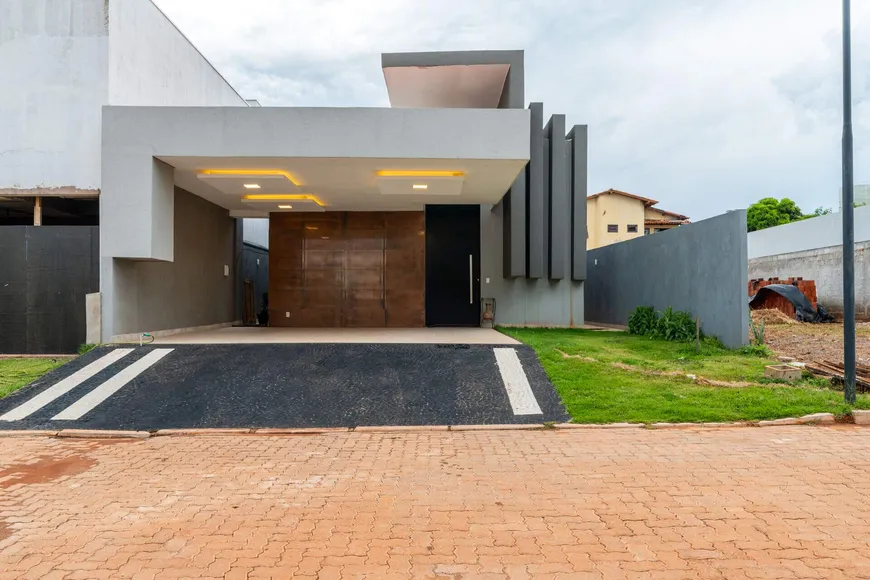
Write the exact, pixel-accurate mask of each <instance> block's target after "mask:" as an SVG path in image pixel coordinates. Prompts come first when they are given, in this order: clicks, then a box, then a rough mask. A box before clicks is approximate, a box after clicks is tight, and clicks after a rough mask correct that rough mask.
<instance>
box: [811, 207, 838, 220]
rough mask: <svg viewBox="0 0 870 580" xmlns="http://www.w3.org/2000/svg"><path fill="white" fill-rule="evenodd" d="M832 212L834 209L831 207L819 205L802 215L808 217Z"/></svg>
mask: <svg viewBox="0 0 870 580" xmlns="http://www.w3.org/2000/svg"><path fill="white" fill-rule="evenodd" d="M832 213H834V210H832V209H831V208H829V207H822V206H819V207H817V208H816V209H815V211H813V213H811V214H810V215H808V216H804V217H808V218H811V217H819V216H820V215H829V214H832Z"/></svg>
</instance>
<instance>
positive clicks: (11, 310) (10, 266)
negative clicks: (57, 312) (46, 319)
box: [0, 226, 27, 354]
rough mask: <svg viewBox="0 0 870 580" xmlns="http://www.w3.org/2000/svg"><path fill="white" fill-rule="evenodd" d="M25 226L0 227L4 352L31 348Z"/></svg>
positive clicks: (0, 342)
mask: <svg viewBox="0 0 870 580" xmlns="http://www.w3.org/2000/svg"><path fill="white" fill-rule="evenodd" d="M26 231H27V227H25V226H3V227H0V353H4V354H23V353H26V352H27V299H26V296H27V250H26V247H27V244H26Z"/></svg>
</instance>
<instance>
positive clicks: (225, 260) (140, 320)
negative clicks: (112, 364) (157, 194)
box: [103, 188, 235, 340]
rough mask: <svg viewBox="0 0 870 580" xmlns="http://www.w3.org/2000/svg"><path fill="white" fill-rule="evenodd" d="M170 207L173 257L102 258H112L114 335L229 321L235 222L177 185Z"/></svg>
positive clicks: (231, 314) (225, 211)
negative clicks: (172, 208) (163, 259)
mask: <svg viewBox="0 0 870 580" xmlns="http://www.w3.org/2000/svg"><path fill="white" fill-rule="evenodd" d="M174 206H175V212H174V213H175V216H174V245H175V248H174V261H172V262H158V261H140V260H127V259H120V258H114V259H113V258H104V260H114V268H113V270H114V272H113V274H114V281H115V290H116V294H115V296H116V297H117V301H116V303H115V305H114V307H115V311H114V314H115V328H114V334H115V335H119V334H128V333H134V332H151V331H158V330H169V329H176V328H189V327H194V326H206V325H211V324H220V323H227V322H232V321H233V320H234V301H233V296H234V288H233V287H234V280H235V278H234V276H235V273H234V270H235V268H234V263H235V260H234V256H233V253H234V247H235V220H234V219H233V218H231V217H229V212H228V211H227V210H226V209H224V208H222V207H219V206H217V205H214V204H213V203H210V202H208V201H206V200H204V199H202V198H201V197H198V196H196V195H194V194H192V193H189V192H187V191H184V190H183V189H178V188H175V203H174ZM224 265H227V266H229V269H230V271H229V276H224ZM107 338H108V337H106V336H104V337H103V339H104V340H106V339H107Z"/></svg>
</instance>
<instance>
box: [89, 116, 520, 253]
mask: <svg viewBox="0 0 870 580" xmlns="http://www.w3.org/2000/svg"><path fill="white" fill-rule="evenodd" d="M530 127H531V117H530V113H529V111H528V110H526V109H514V110H487V109H390V108H378V109H375V108H295V107H294V108H283V107H282V108H273V107H260V108H256V107H251V108H241V107H104V108H103V140H102V174H103V175H102V188H103V189H102V196H101V227H102V229H103V231H104V232H105V236H104V239H106V240H107V241H111V242H112V244H113V247H111V248H109V247H107V252H108V253H107V254H106V255H111V256H113V257H130V258H140V259H167V257H168V256H170V255H171V251H170V250H171V247H172V246H171V243H168V242H171V240H169V241H167V240H165V237H161V236H165V235H166V234H165V232H171V231H172V228H171V227H170V226H169V225H167V220H168V219H169V218H170V217H171V215H172V211H173V210H172V206H171V204H170V202H169V201H167V200H169V199H171V197H172V187H173V186H175V185H177V186H179V187H182V188H184V189H186V190H188V191H191V192H192V193H194V194H196V195H199V196H200V197H203V198H205V199H207V200H208V201H210V202H212V203H214V204H216V205H219V206H221V207H223V208H226V209H227V210H229V211H230V212H231V215H233V216H236V217H262V216H268V214H269V213H272V212H278V211H331V210H343V211H369V210H379V211H380V210H382V211H388V210H420V209H422V208H423V207H424V206H425V205H426V204H439V203H440V204H445V203H448V204H495V203H498V201H500V200H501V198H502V197H503V196H504V194H505V193H506V192H507V190H508V189H509V188H510V187H511V185H512V184H513V182H514V180H515V179H516V177H517V175H518V174H519V173H520V172H521V171H522V169H523V168H524V167H525V165H526V163H527V162H528V160H529V151H530V144H529V143H530V130H531V129H530ZM469 128H473V129H474V130H469ZM161 162H162V163H161ZM246 186H251V187H246ZM415 186H424V187H415ZM281 206H289V207H281ZM131 227H143V228H148V229H149V230H148V233H147V234H148V235H141V236H139V237H137V238H131V237H130V236H128V235H127V232H129V228H131ZM140 240H142V241H140Z"/></svg>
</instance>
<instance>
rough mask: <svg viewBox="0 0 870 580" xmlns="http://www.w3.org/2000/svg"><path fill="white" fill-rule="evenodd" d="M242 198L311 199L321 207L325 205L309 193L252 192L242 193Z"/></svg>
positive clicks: (254, 199) (269, 199) (257, 199)
mask: <svg viewBox="0 0 870 580" xmlns="http://www.w3.org/2000/svg"><path fill="white" fill-rule="evenodd" d="M242 199H243V200H246V201H313V202H314V203H316V204H317V205H319V206H321V207H326V204H325V203H323V202H322V201H320V199H319V198H318V197H317V196H316V195H311V194H310V193H252V194H249V195H243V196H242Z"/></svg>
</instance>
